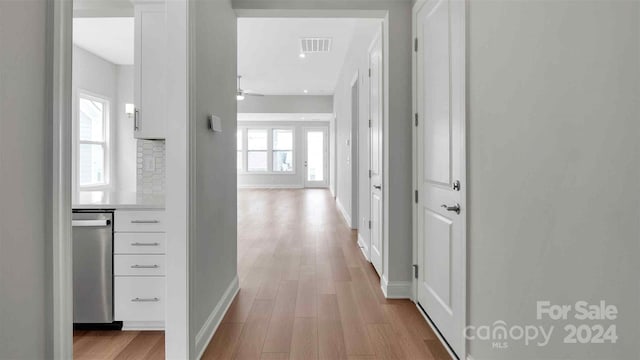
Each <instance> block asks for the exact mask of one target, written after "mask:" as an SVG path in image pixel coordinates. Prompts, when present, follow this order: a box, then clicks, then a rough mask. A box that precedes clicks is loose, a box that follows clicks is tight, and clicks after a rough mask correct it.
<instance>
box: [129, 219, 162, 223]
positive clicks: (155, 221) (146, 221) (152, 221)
mask: <svg viewBox="0 0 640 360" xmlns="http://www.w3.org/2000/svg"><path fill="white" fill-rule="evenodd" d="M159 222H160V221H158V220H131V223H132V224H158V223H159Z"/></svg>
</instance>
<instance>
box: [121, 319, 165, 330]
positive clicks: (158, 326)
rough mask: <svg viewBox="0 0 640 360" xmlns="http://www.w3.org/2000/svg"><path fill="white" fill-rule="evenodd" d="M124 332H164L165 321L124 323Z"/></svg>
mask: <svg viewBox="0 0 640 360" xmlns="http://www.w3.org/2000/svg"><path fill="white" fill-rule="evenodd" d="M122 330H123V331H152V330H153V331H162V330H164V321H124V322H123V323H122Z"/></svg>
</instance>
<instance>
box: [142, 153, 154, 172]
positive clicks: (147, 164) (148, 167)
mask: <svg viewBox="0 0 640 360" xmlns="http://www.w3.org/2000/svg"><path fill="white" fill-rule="evenodd" d="M155 170H156V158H155V157H153V156H151V157H148V158H146V159H144V171H155Z"/></svg>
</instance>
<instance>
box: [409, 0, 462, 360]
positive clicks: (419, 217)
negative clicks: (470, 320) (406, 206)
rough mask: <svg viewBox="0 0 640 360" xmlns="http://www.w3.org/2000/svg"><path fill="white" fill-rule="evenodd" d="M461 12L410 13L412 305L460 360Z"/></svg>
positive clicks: (433, 6) (426, 5)
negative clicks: (413, 184)
mask: <svg viewBox="0 0 640 360" xmlns="http://www.w3.org/2000/svg"><path fill="white" fill-rule="evenodd" d="M419 4H420V3H419ZM464 6H465V2H463V1H456V0H429V1H424V2H422V4H421V5H418V6H417V7H416V10H414V16H415V22H414V23H415V25H416V28H415V36H416V46H417V51H416V58H415V75H414V76H415V79H416V88H415V91H416V93H415V100H416V103H415V104H416V112H417V120H418V121H416V123H415V126H416V138H415V139H416V164H415V176H416V186H417V189H416V190H417V192H416V200H417V204H416V207H415V220H416V229H415V234H416V246H417V261H418V279H417V301H418V303H419V304H420V306H422V308H423V309H424V311H425V312H426V313H427V315H428V316H429V318H430V319H431V321H432V322H433V323H434V325H435V326H436V327H437V328H438V330H439V331H440V333H441V334H442V336H443V337H444V338H445V339H446V341H447V343H448V344H449V346H450V347H451V349H452V350H453V351H454V352H455V353H456V354H457V355H458V357H459V358H460V359H463V358H465V357H466V354H465V339H464V332H463V329H464V326H465V321H466V317H465V316H466V315H465V314H466V312H465V308H466V291H465V283H466V243H465V222H466V196H465V194H466V193H465V185H466V183H465V168H466V158H465V121H466V120H465V109H466V105H465V86H466V85H465V61H464V59H465V51H464V49H465V47H464V46H465V45H464V44H465V8H464Z"/></svg>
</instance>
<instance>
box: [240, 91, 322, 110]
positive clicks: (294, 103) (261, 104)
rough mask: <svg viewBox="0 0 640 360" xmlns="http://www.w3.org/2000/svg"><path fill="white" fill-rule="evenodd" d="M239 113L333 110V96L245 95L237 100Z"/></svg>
mask: <svg viewBox="0 0 640 360" xmlns="http://www.w3.org/2000/svg"><path fill="white" fill-rule="evenodd" d="M238 112H239V113H299V114H303V113H315V114H329V113H332V112H333V96H330V95H329V96H317V95H308V96H307V95H268V96H247V97H245V99H244V100H243V101H238Z"/></svg>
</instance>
